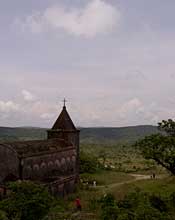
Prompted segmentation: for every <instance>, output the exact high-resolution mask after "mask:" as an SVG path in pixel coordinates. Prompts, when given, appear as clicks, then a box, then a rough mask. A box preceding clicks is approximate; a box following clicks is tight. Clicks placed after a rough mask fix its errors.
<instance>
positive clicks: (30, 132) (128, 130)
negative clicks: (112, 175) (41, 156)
mask: <svg viewBox="0 0 175 220" xmlns="http://www.w3.org/2000/svg"><path fill="white" fill-rule="evenodd" d="M46 130H47V129H46V128H35V127H34V128H33V127H17V128H9V127H0V141H16V140H37V139H46V137H47V133H46ZM80 130H81V132H80V141H81V143H89V144H106V143H107V144H114V143H119V144H127V143H133V142H135V141H136V140H138V139H139V138H143V137H145V136H147V135H150V134H155V133H158V130H157V127H156V126H151V125H141V126H131V127H121V128H117V127H97V128H95V127H90V128H80Z"/></svg>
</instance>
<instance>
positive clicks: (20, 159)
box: [0, 102, 79, 196]
mask: <svg viewBox="0 0 175 220" xmlns="http://www.w3.org/2000/svg"><path fill="white" fill-rule="evenodd" d="M78 179H79V130H78V129H76V127H75V126H74V124H73V122H72V120H71V118H70V116H69V114H68V112H67V109H66V106H65V102H64V106H63V109H62V111H61V113H60V115H59V117H58V118H57V120H56V122H55V123H54V125H53V127H52V128H51V129H49V130H48V131H47V140H36V141H20V142H9V143H7V142H5V143H0V185H1V186H2V187H3V185H4V184H5V183H6V182H8V181H16V180H31V181H34V182H36V183H41V184H43V185H45V186H47V187H48V189H49V191H50V193H51V194H52V195H56V196H57V195H58V196H65V195H66V194H68V193H71V192H73V191H74V188H75V185H76V183H77V181H78Z"/></svg>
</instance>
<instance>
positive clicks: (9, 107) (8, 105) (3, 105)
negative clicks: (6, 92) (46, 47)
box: [0, 101, 19, 113]
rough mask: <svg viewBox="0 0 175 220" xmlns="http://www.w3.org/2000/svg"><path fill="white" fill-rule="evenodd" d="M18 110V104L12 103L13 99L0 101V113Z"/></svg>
mask: <svg viewBox="0 0 175 220" xmlns="http://www.w3.org/2000/svg"><path fill="white" fill-rule="evenodd" d="M18 110H19V105H18V104H16V103H14V102H13V101H7V102H4V101H0V112H1V113H10V112H16V111H18Z"/></svg>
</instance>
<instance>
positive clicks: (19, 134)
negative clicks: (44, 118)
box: [0, 127, 47, 141]
mask: <svg viewBox="0 0 175 220" xmlns="http://www.w3.org/2000/svg"><path fill="white" fill-rule="evenodd" d="M46 130H47V129H44V128H35V127H17V128H9V127H0V140H1V141H20V140H37V139H46Z"/></svg>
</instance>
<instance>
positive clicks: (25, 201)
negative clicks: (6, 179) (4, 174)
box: [0, 181, 52, 220]
mask: <svg viewBox="0 0 175 220" xmlns="http://www.w3.org/2000/svg"><path fill="white" fill-rule="evenodd" d="M8 189H9V190H10V192H11V193H10V195H9V196H8V198H6V199H4V200H2V201H1V202H0V210H3V211H4V212H5V213H7V217H8V219H9V220H12V219H19V220H24V219H25V220H36V219H37V220H40V219H43V217H44V216H45V215H46V214H47V213H48V211H49V208H50V206H51V202H52V198H51V196H50V195H49V193H48V192H47V191H46V189H45V188H44V187H43V186H40V185H37V184H34V183H32V182H29V181H24V182H14V183H10V185H9V187H8Z"/></svg>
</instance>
